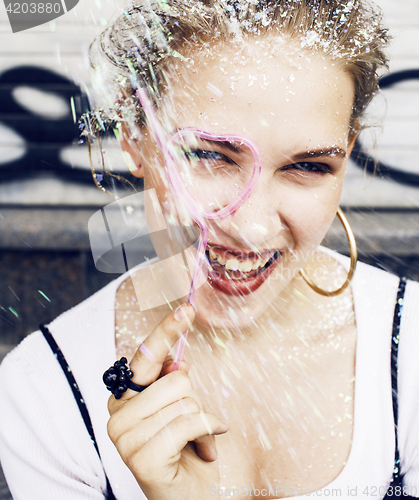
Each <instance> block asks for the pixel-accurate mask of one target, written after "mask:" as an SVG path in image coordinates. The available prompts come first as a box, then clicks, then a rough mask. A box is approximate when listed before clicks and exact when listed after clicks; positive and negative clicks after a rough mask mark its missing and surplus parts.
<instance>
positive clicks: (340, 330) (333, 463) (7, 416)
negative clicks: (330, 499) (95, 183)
mask: <svg viewBox="0 0 419 500" xmlns="http://www.w3.org/2000/svg"><path fill="white" fill-rule="evenodd" d="M387 39H388V36H387V33H386V31H385V29H384V28H383V27H382V25H381V19H380V16H379V14H378V13H377V12H376V9H374V8H370V7H368V6H366V5H365V4H364V3H362V2H361V1H353V2H346V1H340V0H335V1H332V0H330V1H327V0H312V1H309V0H298V1H293V2H290V1H282V0H276V1H274V0H272V1H269V0H266V1H261V2H257V1H256V2H253V1H243V2H229V1H225V2H224V1H223V2H206V1H205V2H193V3H186V2H175V1H173V2H168V3H164V4H163V3H152V4H150V3H148V2H147V3H146V2H144V3H140V2H135V3H134V4H133V5H131V6H129V7H128V8H127V9H126V10H125V11H124V12H123V14H122V15H121V17H120V18H119V19H118V20H116V21H115V22H114V23H113V24H112V25H110V26H109V28H108V29H107V30H106V31H105V33H104V34H103V36H102V37H101V40H100V41H101V43H100V47H101V50H102V52H103V53H104V54H105V55H106V56H107V58H108V59H110V60H111V62H112V63H113V64H114V68H116V72H115V73H114V76H111V75H110V74H106V73H105V76H104V78H103V79H102V81H103V82H105V84H106V85H110V84H114V85H116V87H117V91H118V96H117V98H116V99H115V100H114V103H115V102H116V104H114V106H113V120H114V122H119V128H118V130H119V132H118V136H119V138H120V140H121V146H122V148H123V150H124V151H125V152H126V153H127V154H128V155H129V158H130V162H131V171H132V173H133V174H134V176H137V177H143V178H144V186H145V190H146V192H153V193H155V194H156V196H157V198H156V200H158V204H157V205H158V208H157V212H159V213H161V215H162V217H163V218H164V221H165V224H166V225H167V227H168V228H169V233H170V228H173V227H179V226H182V225H183V226H196V221H198V222H199V223H201V226H205V227H207V229H208V241H207V243H206V247H205V252H206V265H204V269H206V274H205V275H204V278H205V279H204V280H202V281H201V282H200V285H201V286H199V287H198V289H197V291H196V299H195V305H194V307H193V306H192V305H190V304H187V303H186V299H185V297H183V299H174V300H172V301H169V302H168V303H167V304H160V305H157V306H156V307H153V308H143V310H141V309H140V308H139V307H138V306H136V303H137V302H138V300H137V299H138V296H139V295H141V294H144V291H146V294H151V290H152V289H157V290H159V289H163V290H164V287H165V283H166V281H167V276H162V275H161V274H159V273H155V274H154V273H151V274H149V275H148V277H147V276H146V275H144V274H140V276H141V280H139V279H136V276H138V274H137V273H138V272H139V271H140V270H141V269H144V266H143V267H141V268H140V270H138V269H137V270H133V271H132V273H131V274H130V275H124V276H122V277H121V278H120V279H118V280H116V281H115V282H113V283H111V284H110V285H109V286H107V287H106V288H105V289H104V290H102V291H100V292H98V293H97V294H96V295H94V296H93V297H91V298H90V299H88V300H87V301H85V302H84V303H82V304H80V305H79V306H77V307H76V308H74V309H72V310H70V311H68V312H67V313H65V314H63V315H62V316H60V317H59V318H58V319H56V320H55V321H54V322H53V323H51V324H50V325H49V326H48V329H47V328H45V327H43V328H42V332H36V333H34V334H33V335H31V336H29V337H28V338H27V339H26V340H25V341H24V342H23V343H22V344H21V345H20V346H19V347H18V348H17V349H15V350H14V351H13V352H12V353H11V354H10V355H9V356H8V357H7V358H6V360H5V361H4V363H3V365H2V368H1V380H2V383H1V398H2V412H1V415H0V419H1V429H0V434H1V453H2V464H3V467H4V470H5V473H6V477H7V478H8V481H9V484H10V488H11V491H12V493H13V495H14V497H15V498H18V499H27V498H43V499H45V498H54V499H55V498H68V499H70V498H71V499H74V498H80V499H81V498H83V499H88V498H89V499H90V498H91V499H93V498H95V499H96V498H104V497H105V498H117V499H118V500H124V499H134V498H135V499H140V498H147V499H149V500H169V499H170V500H173V499H175V500H177V499H188V500H189V499H190V500H203V499H206V498H214V497H216V498H231V497H233V498H249V497H252V498H266V499H268V498H269V499H275V498H282V497H285V496H295V497H298V496H305V495H312V496H314V497H318V496H334V497H338V498H367V497H371V496H373V497H377V498H383V497H384V496H385V495H386V493H387V494H391V493H395V494H396V496H400V495H401V494H403V495H411V496H414V497H415V496H418V497H419V454H418V450H419V428H418V425H419V422H418V420H417V417H416V415H417V411H418V407H419V400H418V397H417V394H418V389H419V373H418V372H419V368H418V367H417V363H416V362H415V360H416V356H417V354H418V353H419V345H418V342H419V341H418V340H417V339H418V335H416V334H417V329H418V327H417V325H418V321H417V320H418V319H419V318H417V315H418V312H417V311H418V310H419V309H418V307H417V304H418V301H419V288H418V286H417V285H416V284H414V283H411V282H409V283H407V285H405V284H404V283H401V285H400V283H399V279H398V278H397V277H395V276H392V275H389V274H387V273H384V272H383V271H379V270H377V269H374V268H371V267H368V266H366V265H362V264H359V265H358V268H357V271H356V274H355V277H354V279H353V280H352V282H351V286H345V285H348V284H349V280H348V277H349V279H350V277H351V276H350V275H351V274H352V271H353V268H354V261H355V259H356V247H355V245H354V242H353V240H352V238H351V233H350V230H349V229H347V234H348V235H349V243H350V250H351V257H352V259H351V262H349V259H347V258H345V257H342V256H340V255H337V254H335V253H333V252H331V251H329V250H327V249H324V248H322V247H319V245H320V243H321V241H322V239H323V237H324V236H325V234H326V232H327V230H328V228H329V226H330V225H331V223H332V221H333V219H334V217H335V216H336V214H337V213H338V210H339V198H340V193H341V189H342V184H343V180H344V175H345V168H346V164H347V161H348V158H349V155H350V152H351V149H352V146H353V143H354V139H355V137H356V135H357V133H358V132H359V131H360V129H361V128H362V112H363V110H364V109H365V107H366V105H367V104H368V102H369V101H370V100H371V98H372V96H373V95H374V92H375V91H376V89H377V71H378V70H379V69H380V68H381V67H383V66H385V62H386V58H385V56H384V54H383V49H384V46H385V44H386V42H387ZM142 91H144V93H142ZM144 96H145V97H144ZM166 145H168V146H167V147H166ZM169 164H170V167H169ZM258 165H260V173H259V176H258V178H257V182H256V184H255V185H254V186H253V189H252V190H251V192H250V193H247V194H248V196H247V197H244V198H243V199H242V200H241V203H240V204H239V206H237V207H236V208H235V209H234V210H233V211H231V213H228V214H226V213H224V212H222V210H223V209H225V207H228V206H230V205H229V204H230V203H233V201H234V199H237V198H240V195H241V193H243V190H245V187H246V183H247V182H249V181H250V179H251V176H252V172H254V171H256V169H257V166H258ZM169 168H172V169H173V168H174V169H175V170H176V169H178V170H177V171H176V173H175V175H176V176H177V177H176V179H178V181H179V183H180V184H179V185H177V187H178V188H179V189H178V190H176V189H174V187H173V183H172V182H171V181H170V173H169V172H168V169H169ZM185 168H186V169H189V170H188V172H187V174H188V175H185V170H184V169H185ZM182 189H184V190H185V191H183V195H182ZM185 193H186V195H185ZM188 195H191V197H192V198H191V199H193V200H195V205H194V206H195V208H196V207H198V208H196V210H198V212H199V210H200V211H201V214H206V216H205V217H203V218H201V219H202V220H203V219H205V220H204V222H202V220H201V219H200V218H199V217H197V216H196V214H195V217H194V216H193V215H191V211H190V210H188V203H187V201H185V199H189V198H188ZM189 208H190V206H189ZM146 209H147V212H148V213H147V217H148V222H149V230H150V232H152V231H153V221H152V220H151V219H153V217H154V215H155V213H156V208H155V207H154V212H153V209H152V204H151V205H149V206H147V205H146ZM153 214H154V215H153ZM339 216H340V217H341V215H340V213H339ZM154 219H155V217H154ZM342 220H343V222H345V219H344V218H342ZM201 229H202V227H201ZM156 251H157V253H158V254H159V248H158V247H157V246H156ZM192 254H194V252H193V251H192ZM194 255H195V257H196V258H198V256H197V254H196V252H195V254H194ZM193 260H194V259H193V258H192V261H191V262H190V270H191V272H192V269H193V268H194V265H195V264H194V262H193ZM151 265H154V262H153V263H151V264H149V266H151ZM165 280H166V281H165ZM402 293H404V296H403V297H402ZM396 303H397V304H398V307H397V308H396V314H395V305H396ZM401 305H403V315H402V316H401V318H402V319H401V323H400V321H399V319H400V315H401ZM188 329H189V330H190V331H189V335H188V338H187V346H186V350H185V360H184V361H182V363H181V364H180V369H179V370H177V369H174V368H177V366H175V362H174V359H173V358H174V355H175V354H174V353H175V351H174V350H173V348H174V346H175V344H176V343H177V342H178V341H179V339H180V338H181V337H182V336H183V335H184V334H185V333H186V331H187V330H188ZM399 333H400V336H399ZM51 334H52V336H51ZM392 337H394V342H393V348H392ZM53 338H54V339H55V341H56V342H57V344H58V346H59V351H58V349H57V347H56V346H55V345H54V340H53ZM399 338H400V347H399V349H398V351H399V352H398V365H397V363H396V359H395V356H396V354H397V349H396V348H397V347H398V342H399ZM46 340H47V341H48V342H49V344H50V345H48V342H46ZM50 346H51V347H50ZM51 348H52V349H53V350H54V351H55V352H56V353H57V352H58V355H57V357H55V356H54V355H53V353H52V351H51ZM60 353H62V354H63V355H64V357H65V362H64V360H63V356H62V354H60ZM391 353H392V354H393V375H394V377H393V380H392V376H391V375H392V372H391V366H392V365H391V361H392V357H391ZM123 356H125V357H127V358H128V359H130V370H131V371H132V373H133V377H132V379H131V382H130V384H129V385H130V387H131V388H128V389H127V390H125V389H126V387H122V389H121V391H120V393H118V392H115V394H116V395H117V396H118V399H117V398H115V397H114V395H112V396H111V397H110V398H109V401H108V408H107V407H106V406H107V404H106V402H107V400H108V396H109V393H107V391H106V389H105V387H104V386H103V383H102V381H101V375H102V373H103V372H104V371H105V370H106V368H108V367H109V366H110V365H112V364H113V363H114V361H115V359H119V358H121V357H123ZM57 358H58V361H60V363H61V365H62V366H64V371H65V372H67V374H65V373H64V372H63V371H62V370H61V367H60V365H59V363H57ZM186 360H187V361H186ZM176 361H177V360H176ZM122 364H124V363H123V362H122ZM67 365H68V366H69V367H70V369H71V372H72V374H73V375H74V377H75V381H76V382H77V384H78V388H77V390H76V391H75V392H74V391H73V393H75V395H76V399H77V402H78V405H79V408H81V411H82V415H83V419H80V414H79V408H78V407H77V405H76V402H75V401H74V395H73V393H72V390H71V387H72V386H73V388H74V383H75V382H74V381H73V380H71V379H70V385H69V384H68V381H67V378H68V371H69V370H68V369H67V368H66V367H67ZM397 366H398V373H396V370H395V368H396V367H397ZM66 375H67V376H66ZM396 375H397V376H396ZM112 377H114V372H112V371H111V378H112ZM114 378H115V377H114ZM107 380H108V382H109V380H110V379H109V372H108V379H107ZM397 384H398V398H396V397H394V398H392V394H393V395H394V396H396V395H397V392H396V389H397ZM108 385H109V384H108ZM392 388H393V391H392ZM77 391H80V392H77ZM81 395H82V396H81ZM80 400H81V401H80ZM86 407H87V410H88V413H87V412H86ZM108 410H109V413H108ZM109 414H110V418H109ZM395 418H396V420H397V419H398V433H397V436H396V434H395V425H394V424H395ZM85 424H86V426H87V427H88V430H89V433H90V435H89V433H88V432H87V431H86V429H85ZM92 439H94V445H95V446H94V445H93V444H92ZM95 447H96V449H95ZM399 455H400V461H398V459H399ZM395 459H396V467H395ZM393 476H394V480H395V482H393V483H392V485H391V486H390V488H388V487H389V484H390V482H391V481H392V478H393ZM402 477H403V483H401V478H402ZM397 481H398V482H397ZM402 488H403V489H402Z"/></svg>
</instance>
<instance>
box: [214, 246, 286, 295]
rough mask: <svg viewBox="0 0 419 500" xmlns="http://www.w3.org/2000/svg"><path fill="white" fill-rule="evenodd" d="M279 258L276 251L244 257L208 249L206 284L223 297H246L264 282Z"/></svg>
mask: <svg viewBox="0 0 419 500" xmlns="http://www.w3.org/2000/svg"><path fill="white" fill-rule="evenodd" d="M281 255H282V253H281V251H280V250H276V249H273V250H265V251H262V252H260V253H255V252H246V253H244V252H240V251H235V250H232V249H229V248H226V247H221V246H215V245H208V246H207V250H206V256H207V260H208V262H209V273H208V281H209V282H210V284H211V286H212V287H213V288H216V289H217V290H219V291H221V292H223V293H225V294H227V295H248V294H249V293H252V292H254V291H255V290H257V289H258V288H259V287H260V286H261V285H262V283H263V282H264V281H265V280H266V279H267V278H268V276H269V275H270V274H271V273H272V271H273V270H274V269H275V267H276V266H277V264H278V262H279V260H280V258H281Z"/></svg>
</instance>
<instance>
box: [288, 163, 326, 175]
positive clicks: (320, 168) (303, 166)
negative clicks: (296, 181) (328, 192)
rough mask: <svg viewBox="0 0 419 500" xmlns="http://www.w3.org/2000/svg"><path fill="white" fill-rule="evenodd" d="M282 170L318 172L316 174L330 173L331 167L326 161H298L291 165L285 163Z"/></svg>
mask: <svg viewBox="0 0 419 500" xmlns="http://www.w3.org/2000/svg"><path fill="white" fill-rule="evenodd" d="M282 170H297V171H299V172H307V173H311V172H313V173H318V174H330V173H331V171H332V168H331V167H330V166H329V165H327V164H326V163H314V162H308V161H301V162H299V163H292V164H291V165H286V166H285V167H283V168H282Z"/></svg>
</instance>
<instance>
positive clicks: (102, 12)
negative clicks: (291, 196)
mask: <svg viewBox="0 0 419 500" xmlns="http://www.w3.org/2000/svg"><path fill="white" fill-rule="evenodd" d="M376 3H378V4H379V5H380V6H381V7H382V9H383V10H384V13H385V16H386V20H387V24H388V26H389V27H390V29H391V32H392V34H393V36H394V41H393V43H392V46H391V50H390V55H391V63H390V71H391V72H395V71H400V70H403V69H413V68H416V69H419V0H399V1H395V0H378V1H377V2H376ZM114 11H115V1H114V0H96V1H93V0H80V2H79V4H78V5H77V6H76V7H75V8H74V9H73V10H72V11H71V12H69V13H67V14H66V15H65V16H63V17H62V18H59V19H57V20H55V21H54V22H51V23H49V24H46V25H43V26H40V27H38V28H33V29H32V30H28V31H26V32H21V33H15V34H13V33H12V32H11V29H10V25H9V23H8V20H7V16H6V11H5V8H4V4H3V3H2V4H1V5H0V74H1V73H2V72H4V71H5V70H7V69H10V68H12V67H15V66H21V65H39V66H41V67H44V68H49V69H51V70H53V71H55V72H57V73H59V74H62V75H64V76H66V77H67V78H69V79H71V80H73V81H75V82H76V83H78V84H82V82H85V81H87V74H88V73H87V59H86V52H87V47H88V44H89V42H90V41H91V40H92V39H93V37H94V35H95V33H98V32H99V31H100V30H101V28H102V26H103V24H104V23H105V19H108V18H109V17H110V16H111V15H112V14H113V12H114ZM25 92H26V94H27V95H26V99H29V103H30V106H32V108H33V111H34V112H39V113H48V112H49V113H50V114H51V112H52V111H54V112H56V113H58V114H59V112H60V109H62V112H64V113H70V106H69V103H67V102H61V103H60V102H58V103H57V102H55V103H54V102H53V101H52V100H53V98H52V97H51V96H49V97H48V96H47V95H35V96H34V95H30V94H29V93H28V90H27V89H26V91H25V89H22V90H21V91H20V98H22V99H25ZM383 94H384V96H385V99H386V103H385V101H384V99H383V97H382V96H380V97H379V98H377V100H376V102H375V103H374V106H373V108H374V113H373V115H374V117H375V120H378V121H379V122H380V120H381V128H380V127H379V128H376V129H374V130H373V132H374V134H373V135H374V136H375V138H376V141H377V144H378V147H377V150H376V153H377V155H378V157H379V158H380V159H382V160H384V161H386V163H387V164H390V165H391V166H394V167H397V168H400V169H403V170H405V171H409V172H412V173H416V174H417V175H418V176H419V160H418V158H419V80H415V81H413V80H412V81H410V82H405V83H403V84H399V85H396V86H394V87H392V88H391V89H388V90H386V91H385V92H383ZM385 107H387V108H388V109H387V116H386V118H385V119H382V118H381V119H380V118H379V117H380V115H381V117H382V115H383V111H384V109H385ZM0 113H1V110H0ZM377 117H378V118H377ZM371 120H372V121H373V118H371ZM370 136H371V133H368V134H364V138H363V140H364V143H365V145H366V147H368V148H369V149H371V148H372V149H373V140H372V139H371V138H370ZM24 147H25V146H24V143H23V141H22V139H21V138H19V137H18V136H17V135H16V134H15V133H14V132H13V131H11V130H8V129H6V128H5V127H4V126H2V125H1V120H0V168H1V163H2V162H5V161H7V159H8V158H9V159H10V158H11V157H13V155H17V154H19V151H22V148H24ZM62 158H64V160H65V161H68V162H70V163H72V164H73V165H77V166H84V167H85V168H88V158H87V154H86V153H85V152H84V151H73V150H72V149H71V148H67V149H66V151H63V152H62ZM108 202H109V199H108V197H107V196H105V195H103V193H101V192H99V190H97V188H95V187H93V186H92V187H88V186H86V185H83V186H82V185H79V184H73V183H71V182H68V181H65V182H63V181H58V180H53V179H40V180H36V181H35V180H26V181H19V182H18V181H13V182H0V204H7V203H10V204H47V205H48V204H52V205H55V204H66V205H68V204H76V205H78V204H89V205H92V204H98V205H101V204H102V205H103V204H105V203H108ZM342 204H343V205H352V206H353V205H355V206H379V207H418V206H419V187H413V186H406V185H401V184H397V183H394V182H390V181H387V180H383V179H380V178H374V179H372V178H371V177H370V176H369V175H366V174H365V173H364V172H363V171H362V169H360V168H359V167H356V166H354V165H352V164H351V165H349V168H348V173H347V178H346V182H345V188H344V192H343V198H342Z"/></svg>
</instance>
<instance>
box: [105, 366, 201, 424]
mask: <svg viewBox="0 0 419 500" xmlns="http://www.w3.org/2000/svg"><path fill="white" fill-rule="evenodd" d="M185 398H193V399H194V400H195V401H197V403H198V404H199V406H200V409H201V410H202V409H203V406H202V402H201V400H200V397H199V395H198V394H197V393H196V392H195V390H194V388H193V386H192V381H191V379H190V378H189V376H188V375H187V373H185V372H184V371H181V370H178V371H175V372H171V373H169V374H167V375H165V376H164V377H162V378H159V379H158V380H156V381H155V382H154V383H153V384H151V385H150V386H149V387H147V389H145V390H144V391H143V392H141V393H140V394H137V396H136V397H134V398H131V399H129V400H127V401H125V402H123V403H121V402H120V400H116V399H115V398H113V399H110V404H109V413H110V414H111V415H114V414H115V413H118V421H119V427H120V428H121V432H125V427H126V428H127V429H129V428H130V427H132V426H133V425H134V424H135V423H136V422H139V421H141V420H143V419H145V418H148V417H150V416H151V415H154V414H155V413H157V412H159V411H160V410H161V409H162V408H165V407H166V406H169V405H171V404H173V403H175V402H176V401H180V400H181V399H185Z"/></svg>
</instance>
